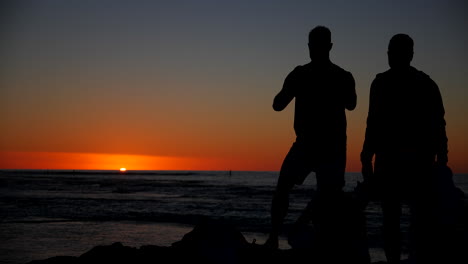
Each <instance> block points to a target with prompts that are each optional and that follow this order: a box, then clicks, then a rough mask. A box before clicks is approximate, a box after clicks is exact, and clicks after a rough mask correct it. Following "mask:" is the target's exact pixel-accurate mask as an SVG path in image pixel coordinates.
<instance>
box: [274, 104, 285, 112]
mask: <svg viewBox="0 0 468 264" xmlns="http://www.w3.org/2000/svg"><path fill="white" fill-rule="evenodd" d="M283 109H284V106H282V105H280V104H278V103H276V102H273V110H275V111H277V112H279V111H283Z"/></svg>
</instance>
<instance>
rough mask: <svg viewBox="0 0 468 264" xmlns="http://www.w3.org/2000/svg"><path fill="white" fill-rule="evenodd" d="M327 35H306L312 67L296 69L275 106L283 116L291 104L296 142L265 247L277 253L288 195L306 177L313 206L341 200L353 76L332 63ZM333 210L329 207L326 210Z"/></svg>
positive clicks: (286, 163)
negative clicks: (312, 183) (311, 179)
mask: <svg viewBox="0 0 468 264" xmlns="http://www.w3.org/2000/svg"><path fill="white" fill-rule="evenodd" d="M332 45H333V44H332V43H331V33H330V30H329V29H328V28H326V27H323V26H318V27H316V28H314V29H312V30H311V31H310V33H309V54H310V58H311V62H310V63H308V64H306V65H303V66H298V67H296V68H295V69H294V70H293V71H292V72H291V73H289V75H288V76H287V77H286V79H285V81H284V84H283V88H282V90H281V91H280V92H279V93H278V95H276V97H275V99H274V102H273V109H274V110H275V111H282V110H283V109H284V108H285V107H286V106H287V105H288V104H289V103H290V102H291V101H292V100H293V99H294V98H295V99H296V102H295V103H296V106H295V113H294V130H295V132H296V136H297V138H296V142H295V143H294V144H293V145H292V147H291V149H290V150H289V153H288V154H287V156H286V158H285V159H284V161H283V165H282V167H281V171H280V175H279V179H278V184H277V187H276V190H275V193H274V196H273V201H272V209H271V218H272V220H271V221H272V230H271V233H270V236H269V238H268V240H267V242H266V243H265V245H266V246H268V247H271V248H277V247H278V236H279V234H280V229H281V226H282V224H283V220H284V218H285V216H286V214H287V211H288V207H289V193H290V191H291V190H292V188H293V187H294V185H295V184H302V183H303V182H304V179H305V178H306V177H307V175H308V174H309V173H310V172H312V171H313V172H315V173H316V177H317V193H318V197H319V198H317V202H319V201H320V200H321V201H326V200H328V201H332V200H333V199H335V197H336V196H339V195H341V192H342V188H343V186H344V172H345V166H346V115H345V109H348V110H353V109H354V108H355V107H356V91H355V87H354V86H355V84H354V79H353V76H352V75H351V73H349V72H347V71H345V70H343V69H342V68H340V67H338V66H337V65H335V64H333V63H332V62H331V61H330V56H329V54H330V50H331V48H332ZM330 205H331V204H330Z"/></svg>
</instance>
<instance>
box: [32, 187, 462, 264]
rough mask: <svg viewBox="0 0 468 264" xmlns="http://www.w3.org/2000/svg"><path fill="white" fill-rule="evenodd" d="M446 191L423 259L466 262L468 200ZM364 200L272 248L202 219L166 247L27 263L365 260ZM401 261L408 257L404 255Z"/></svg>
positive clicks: (100, 249) (100, 250)
mask: <svg viewBox="0 0 468 264" xmlns="http://www.w3.org/2000/svg"><path fill="white" fill-rule="evenodd" d="M449 194H452V195H445V197H447V199H440V200H441V202H440V204H439V205H437V204H434V208H437V207H440V208H442V209H439V210H438V217H439V218H441V219H442V220H440V221H438V222H439V227H437V226H434V228H433V229H432V230H431V231H430V235H429V236H428V237H430V241H433V242H434V243H432V242H429V243H427V244H426V246H427V248H430V249H429V250H427V255H428V256H429V258H428V259H430V260H431V261H430V262H427V263H447V264H458V263H460V264H461V263H463V264H466V263H468V202H467V200H466V198H465V197H464V194H463V193H462V192H449ZM362 200H366V199H355V198H353V197H351V196H346V197H345V199H344V200H343V202H342V204H341V206H342V207H341V209H339V210H333V211H334V212H338V213H335V215H334V217H333V218H327V219H328V220H327V221H322V222H318V223H321V225H320V226H321V227H322V228H323V229H324V230H327V232H326V235H324V234H322V235H321V234H320V232H317V231H316V230H314V229H313V228H311V227H310V226H304V227H297V228H296V229H292V230H291V232H290V233H289V244H290V245H291V246H292V249H288V250H279V249H275V250H273V249H269V248H265V247H263V246H261V245H257V244H255V243H248V242H247V241H246V239H245V238H244V236H243V235H242V233H241V232H240V231H239V230H238V229H237V228H236V227H235V226H234V225H233V224H231V223H230V222H228V221H224V220H213V219H201V221H200V223H199V224H198V225H196V226H195V228H194V229H193V230H192V231H191V232H189V233H187V234H186V235H185V236H184V237H183V239H182V240H181V241H178V242H175V243H173V244H172V246H170V247H160V246H154V245H148V246H141V247H140V248H133V247H128V246H124V245H122V244H121V243H118V242H117V243H114V244H112V245H108V246H96V247H94V248H93V249H91V250H90V251H88V252H86V253H84V254H82V255H81V256H78V257H72V256H58V257H53V258H49V259H45V260H35V261H31V262H29V264H59V263H60V264H89V263H111V264H118V263H122V264H123V263H131V264H146V263H162V264H165V263H170V264H178V263H183V264H187V263H204V264H259V263H262V264H263V263H266V264H274V263H288V264H294V263H316V264H321V263H327V264H328V263H337V264H339V263H352V264H369V263H370V257H369V251H368V241H367V234H366V221H365V215H364V210H363V209H362V208H363V206H365V204H363V203H362V202H360V201H362ZM335 209H336V208H335ZM330 219H336V221H334V220H330ZM340 219H346V221H342V220H340ZM344 223H345V224H344ZM319 231H320V229H319ZM425 254H426V252H425ZM401 263H408V264H409V263H412V262H410V261H408V260H404V261H402V262H401ZM418 264H419V263H418ZM424 264H425V263H424Z"/></svg>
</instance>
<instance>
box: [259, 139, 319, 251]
mask: <svg viewBox="0 0 468 264" xmlns="http://www.w3.org/2000/svg"><path fill="white" fill-rule="evenodd" d="M304 160H305V158H304V153H303V151H302V150H301V149H300V147H299V146H298V145H297V143H295V144H294V145H293V146H292V147H291V149H290V151H289V153H288V155H286V158H285V159H284V161H283V165H282V166H281V171H280V175H279V178H278V183H277V185H276V190H275V193H274V194H273V200H272V205H271V231H270V236H269V238H268V240H267V241H266V243H265V246H267V247H271V248H278V236H279V235H280V232H281V227H282V225H283V221H284V218H285V217H286V214H287V212H288V208H289V194H290V192H291V190H292V188H293V187H294V184H296V183H297V181H298V180H297V179H298V178H305V177H306V176H307V174H309V173H310V170H308V169H307V168H306V167H305V165H304V164H303V163H304Z"/></svg>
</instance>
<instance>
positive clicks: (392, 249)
mask: <svg viewBox="0 0 468 264" xmlns="http://www.w3.org/2000/svg"><path fill="white" fill-rule="evenodd" d="M382 213H383V239H384V251H385V256H386V257H387V262H388V263H400V256H401V232H400V216H401V203H400V201H399V200H398V199H395V198H394V197H384V198H383V200H382Z"/></svg>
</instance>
